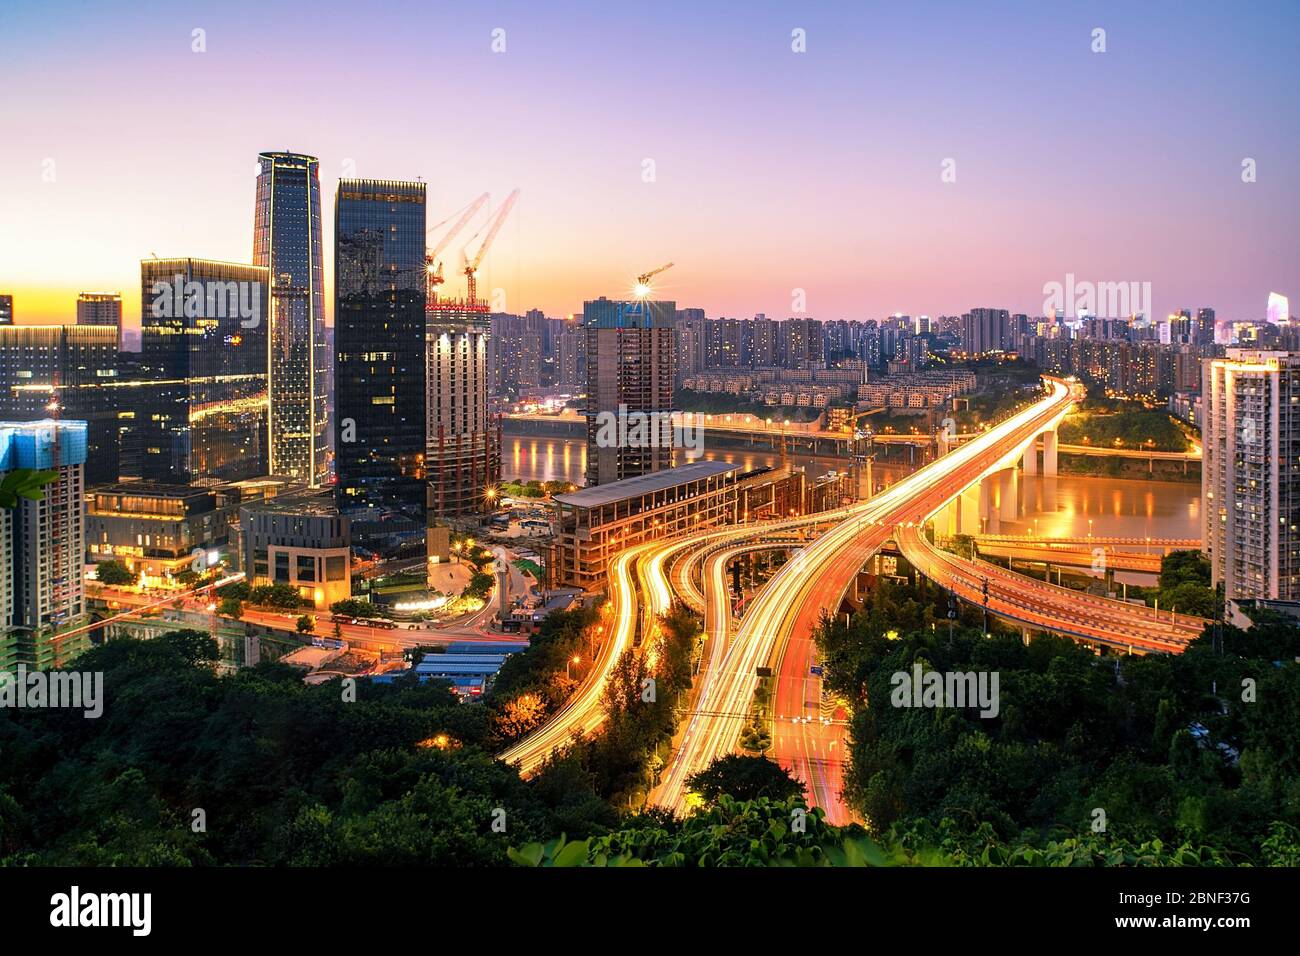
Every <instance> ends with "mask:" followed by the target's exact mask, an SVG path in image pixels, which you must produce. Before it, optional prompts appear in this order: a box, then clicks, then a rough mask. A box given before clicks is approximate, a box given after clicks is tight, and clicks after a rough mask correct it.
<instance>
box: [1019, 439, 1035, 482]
mask: <svg viewBox="0 0 1300 956" xmlns="http://www.w3.org/2000/svg"><path fill="white" fill-rule="evenodd" d="M1021 467H1022V468H1023V469H1024V472H1025V476H1026V477H1028V476H1029V475H1036V474H1038V436H1034V440H1033V441H1031V442H1030V443H1029V447H1028V448H1026V449H1025V456H1024V458H1023V459H1022V460H1021Z"/></svg>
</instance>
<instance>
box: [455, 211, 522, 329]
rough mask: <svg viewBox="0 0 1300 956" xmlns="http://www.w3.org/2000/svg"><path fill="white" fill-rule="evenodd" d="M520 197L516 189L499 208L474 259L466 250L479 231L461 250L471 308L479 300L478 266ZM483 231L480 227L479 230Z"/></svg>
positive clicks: (467, 295) (466, 291) (466, 289)
mask: <svg viewBox="0 0 1300 956" xmlns="http://www.w3.org/2000/svg"><path fill="white" fill-rule="evenodd" d="M518 198H519V190H518V189H516V190H515V191H514V192H512V193H511V194H510V195H509V196H507V197H506V201H505V202H503V203H502V204H501V205H500V207H499V208H498V209H497V212H496V216H495V217H494V218H493V219H492V226H491V228H489V229H488V233H487V235H486V236H484V237H483V243H482V245H480V246H479V247H478V252H476V253H475V254H474V258H473V259H470V258H469V256H468V255H467V254H466V252H465V250H466V249H468V248H469V246H470V243H472V242H473V241H474V240H475V239H477V238H478V233H477V232H476V233H474V235H472V236H470V240H469V242H467V243H465V246H464V248H462V249H461V250H460V258H461V262H462V263H463V264H464V271H465V294H466V298H467V300H468V302H469V306H470V308H474V306H475V304H476V303H477V302H478V267H479V265H480V264H481V263H482V262H483V256H485V255H486V254H487V251H488V247H489V246H491V245H492V240H493V239H495V238H496V237H497V233H498V232H500V231H501V224H502V223H503V222H505V221H506V216H508V215H510V210H511V209H513V208H514V205H515V200H516V199H518ZM482 231H483V230H482V228H481V227H480V229H479V232H482Z"/></svg>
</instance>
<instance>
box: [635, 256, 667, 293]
mask: <svg viewBox="0 0 1300 956" xmlns="http://www.w3.org/2000/svg"><path fill="white" fill-rule="evenodd" d="M672 267H673V264H672V263H671V262H668V263H665V264H664V265H661V266H660V267H659V268H658V269H651V270H650V271H649V272H643V273H641V275H639V276H637V277H636V285H634V286H633V287H632V294H633V295H635V296H636V297H637V298H638V299H644V298H645V297H646V296H648V295H649V294H650V280H651V279H653V278H654V277H655V276H657V275H658V274H659V273H661V272H665V271H667V270H668V269H671V268H672Z"/></svg>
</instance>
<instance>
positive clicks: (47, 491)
mask: <svg viewBox="0 0 1300 956" xmlns="http://www.w3.org/2000/svg"><path fill="white" fill-rule="evenodd" d="M85 464H86V423H85V422H75V421H54V420H50V419H47V420H44V421H37V422H0V477H3V476H4V475H5V474H7V473H8V472H10V471H13V470H14V469H16V468H30V469H35V470H37V471H53V472H54V473H55V476H56V477H55V479H54V481H52V482H51V483H50V484H48V485H46V486H45V487H44V488H43V489H42V492H41V497H40V498H39V499H37V500H29V499H27V498H19V499H18V503H17V505H16V506H15V507H14V508H13V510H12V511H10V510H9V509H0V613H2V614H3V624H4V626H3V627H2V628H0V670H2V671H12V670H13V669H14V667H16V666H17V665H18V664H26V665H27V666H28V667H31V668H38V669H41V670H45V669H47V668H51V667H62V666H64V665H65V664H67V663H69V662H70V661H71V660H72V659H73V658H75V657H76V656H77V655H78V654H80V653H81V652H82V651H84V650H86V649H87V648H88V647H89V646H90V637H89V634H88V633H87V632H84V631H83V632H81V633H80V634H77V633H72V632H75V631H76V630H77V629H78V628H80V627H81V626H82V625H84V624H85V623H86V622H87V621H88V615H87V613H86V601H85V589H84V586H83V584H82V567H83V565H84V563H85V554H86V541H85V511H86V488H85V474H84V469H85Z"/></svg>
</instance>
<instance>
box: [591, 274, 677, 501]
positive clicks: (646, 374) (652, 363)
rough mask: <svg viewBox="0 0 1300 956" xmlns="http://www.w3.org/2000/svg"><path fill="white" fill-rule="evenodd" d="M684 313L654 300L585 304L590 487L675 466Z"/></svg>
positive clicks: (605, 301)
mask: <svg viewBox="0 0 1300 956" xmlns="http://www.w3.org/2000/svg"><path fill="white" fill-rule="evenodd" d="M676 309H677V306H676V303H674V302H655V301H650V300H648V299H646V300H638V301H632V302H619V301H613V300H610V299H606V298H604V297H602V298H600V299H596V300H595V301H591V302H587V303H586V304H585V306H584V309H583V327H584V329H585V330H586V333H587V406H586V417H587V484H588V485H603V484H608V483H609V482H612V481H621V480H622V479H624V478H633V477H636V476H637V475H645V474H649V473H651V472H655V471H659V470H660V469H663V468H668V467H670V466H671V465H672V461H673V432H672V424H671V418H670V416H671V415H672V408H673V322H674V319H675V318H676ZM634 425H637V426H640V427H639V428H635V429H634V428H633V427H632V426H634Z"/></svg>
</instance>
